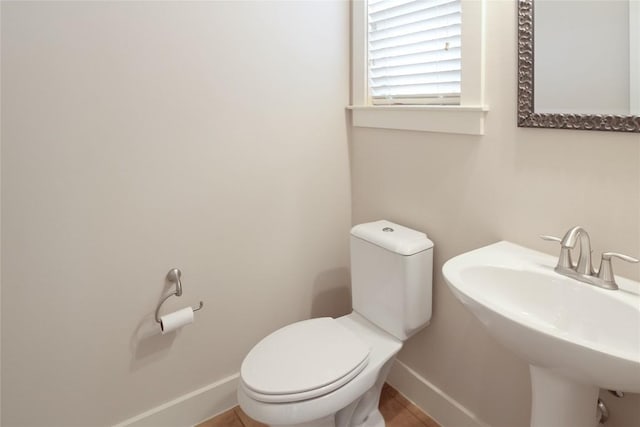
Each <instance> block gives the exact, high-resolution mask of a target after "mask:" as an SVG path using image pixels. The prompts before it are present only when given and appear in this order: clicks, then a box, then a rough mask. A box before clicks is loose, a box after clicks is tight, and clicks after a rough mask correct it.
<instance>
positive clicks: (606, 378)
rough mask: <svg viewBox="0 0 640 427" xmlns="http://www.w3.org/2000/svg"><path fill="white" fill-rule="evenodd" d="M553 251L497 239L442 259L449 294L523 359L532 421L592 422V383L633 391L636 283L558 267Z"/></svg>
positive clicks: (638, 315)
mask: <svg viewBox="0 0 640 427" xmlns="http://www.w3.org/2000/svg"><path fill="white" fill-rule="evenodd" d="M556 262H557V258H556V257H553V256H550V255H547V254H543V253H541V252H537V251H534V250H531V249H527V248H525V247H522V246H518V245H515V244H513V243H509V242H504V241H503V242H498V243H495V244H492V245H489V246H485V247H482V248H480V249H476V250H473V251H471V252H467V253H464V254H462V255H459V256H457V257H454V258H452V259H450V260H449V261H447V262H446V263H445V265H444V266H443V268H442V271H443V273H444V277H445V279H446V282H447V284H448V285H449V287H450V288H451V290H452V291H453V293H454V294H455V295H456V297H457V298H458V299H459V300H460V301H461V302H462V303H463V304H464V305H465V306H466V307H467V308H468V309H469V310H470V311H471V312H472V313H473V314H474V315H475V316H476V317H477V318H478V320H480V322H481V323H482V324H483V325H484V326H485V327H486V329H487V330H488V332H489V334H491V335H492V336H493V337H494V338H495V339H496V340H498V341H499V342H500V343H502V344H503V345H504V346H505V347H506V348H508V349H510V350H511V351H513V352H514V353H516V354H518V355H519V356H520V357H521V358H522V359H524V360H526V361H527V362H528V363H529V366H530V373H531V387H532V404H531V426H532V427H553V426H558V427H568V426H571V427H594V426H596V425H597V424H598V423H597V418H596V413H597V409H596V403H597V399H598V391H599V388H605V389H610V390H619V391H627V392H630V393H639V392H640V283H638V282H635V281H632V280H628V279H624V278H622V277H616V281H617V283H618V286H619V287H620V289H619V290H615V291H612V290H607V289H601V288H598V287H595V286H592V285H589V284H586V283H582V282H578V281H576V280H574V279H570V278H568V277H565V276H561V275H559V274H557V273H556V272H555V271H554V270H553V269H554V266H555V265H556Z"/></svg>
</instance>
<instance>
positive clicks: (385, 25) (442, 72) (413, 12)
mask: <svg viewBox="0 0 640 427" xmlns="http://www.w3.org/2000/svg"><path fill="white" fill-rule="evenodd" d="M367 9H368V10H367V15H368V80H369V95H370V97H371V101H372V103H373V104H375V105H380V104H459V103H460V63H461V55H460V53H461V49H460V39H461V13H460V12H461V7H460V0H395V1H394V0H369V2H368V8H367Z"/></svg>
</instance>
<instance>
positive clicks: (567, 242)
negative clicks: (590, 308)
mask: <svg viewBox="0 0 640 427" xmlns="http://www.w3.org/2000/svg"><path fill="white" fill-rule="evenodd" d="M540 237H541V238H542V239H544V240H550V241H554V242H559V243H560V257H559V258H558V264H557V265H556V268H555V271H556V272H557V273H558V274H562V275H563V276H567V277H571V278H572V279H576V280H579V281H581V282H584V283H588V284H590V285H594V286H598V287H601V288H604V289H611V290H615V289H618V285H617V283H616V281H615V276H614V275H613V266H612V264H611V259H612V258H613V257H617V258H620V259H622V260H624V261H627V262H640V260H638V259H636V258H633V257H630V256H628V255H623V254H618V253H615V252H605V253H603V254H602V260H601V261H600V268H598V270H597V271H594V269H593V264H592V262H591V240H590V239H589V233H587V230H585V229H584V228H582V227H580V226H579V225H578V226H575V227H573V228H571V229H570V230H569V231H567V233H566V234H565V235H564V237H563V238H562V239H560V238H558V237H554V236H540ZM578 240H580V258H578V263H577V264H574V263H573V261H572V259H571V250H572V249H574V248H575V246H576V243H578Z"/></svg>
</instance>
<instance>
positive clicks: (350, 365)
mask: <svg viewBox="0 0 640 427" xmlns="http://www.w3.org/2000/svg"><path fill="white" fill-rule="evenodd" d="M369 351H370V348H369V346H368V345H367V344H365V343H364V342H363V341H362V340H361V339H360V338H359V337H358V336H357V335H355V334H354V333H353V332H351V331H350V330H348V329H347V328H345V327H344V326H342V325H341V324H340V323H338V322H337V321H336V320H334V319H332V318H330V317H323V318H318V319H310V320H304V321H302V322H297V323H293V324H291V325H288V326H285V327H284V328H281V329H279V330H277V331H275V332H273V333H272V334H271V335H268V336H267V337H265V338H264V339H263V340H262V341H260V342H259V343H258V344H257V345H256V346H255V347H253V349H252V350H251V351H250V352H249V354H248V355H247V357H246V358H245V359H244V362H242V367H241V368H240V376H241V378H242V382H243V384H244V385H245V387H246V388H247V389H248V390H247V391H249V392H250V394H251V395H253V397H254V398H257V399H258V400H263V401H273V402H277V401H294V400H300V399H298V398H297V397H296V396H300V395H302V396H303V398H305V399H309V398H312V397H316V396H319V395H321V394H326V393H329V392H331V391H333V390H335V389H337V388H339V387H341V386H342V385H344V384H345V383H347V382H349V381H350V380H351V379H352V378H353V377H355V376H356V375H357V374H358V373H360V371H362V369H364V367H365V366H366V365H367V363H368V358H369ZM251 392H253V393H251ZM260 396H262V397H260Z"/></svg>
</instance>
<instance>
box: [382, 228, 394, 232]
mask: <svg viewBox="0 0 640 427" xmlns="http://www.w3.org/2000/svg"><path fill="white" fill-rule="evenodd" d="M382 231H384V232H385V233H392V232H393V228H391V227H385V228H383V229H382Z"/></svg>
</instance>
